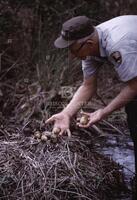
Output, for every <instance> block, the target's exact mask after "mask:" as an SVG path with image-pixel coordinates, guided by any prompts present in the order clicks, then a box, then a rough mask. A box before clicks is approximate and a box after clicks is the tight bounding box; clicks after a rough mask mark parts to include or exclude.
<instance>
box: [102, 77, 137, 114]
mask: <svg viewBox="0 0 137 200" xmlns="http://www.w3.org/2000/svg"><path fill="white" fill-rule="evenodd" d="M135 96H137V79H135V80H132V81H130V82H129V83H128V84H127V86H126V87H125V88H123V90H122V91H121V92H120V94H119V95H118V96H116V97H115V98H114V99H113V100H112V101H111V102H110V103H109V104H108V105H107V106H106V107H105V108H104V117H105V116H107V115H109V114H111V113H112V112H113V111H115V110H117V109H119V108H121V107H123V106H125V105H126V104H127V103H128V102H129V101H131V100H132V99H133V98H134V97H135Z"/></svg>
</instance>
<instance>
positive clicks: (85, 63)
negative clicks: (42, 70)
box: [82, 57, 100, 79]
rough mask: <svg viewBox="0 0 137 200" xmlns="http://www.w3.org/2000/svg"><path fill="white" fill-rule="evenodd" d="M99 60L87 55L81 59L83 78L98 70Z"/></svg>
mask: <svg viewBox="0 0 137 200" xmlns="http://www.w3.org/2000/svg"><path fill="white" fill-rule="evenodd" d="M99 66H100V62H98V61H96V60H94V59H93V58H92V57H87V58H86V60H82V71H83V76H84V78H85V79H87V78H89V77H90V76H92V75H93V74H94V73H96V71H97V70H98V67H99Z"/></svg>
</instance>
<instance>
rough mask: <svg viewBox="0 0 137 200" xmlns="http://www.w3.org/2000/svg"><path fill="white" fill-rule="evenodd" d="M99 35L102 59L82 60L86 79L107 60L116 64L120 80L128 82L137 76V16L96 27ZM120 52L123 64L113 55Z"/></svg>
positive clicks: (89, 58)
mask: <svg viewBox="0 0 137 200" xmlns="http://www.w3.org/2000/svg"><path fill="white" fill-rule="evenodd" d="M95 28H96V30H97V32H98V35H99V48H100V57H93V56H88V57H87V58H86V60H82V70H83V74H84V77H85V78H88V77H90V76H91V75H93V74H94V73H95V72H96V71H97V69H98V67H99V66H100V65H101V64H102V62H103V61H104V59H105V58H107V59H108V60H109V61H111V62H112V63H113V64H114V67H115V70H116V71H117V73H118V75H119V78H120V79H121V80H122V81H128V80H131V79H133V78H135V77H136V76H137V15H125V16H119V17H116V18H113V19H111V20H108V21H106V22H104V23H101V24H99V25H98V26H96V27H95ZM115 52H119V53H120V55H121V62H120V63H117V62H114V60H113V59H112V57H111V55H112V54H113V53H115Z"/></svg>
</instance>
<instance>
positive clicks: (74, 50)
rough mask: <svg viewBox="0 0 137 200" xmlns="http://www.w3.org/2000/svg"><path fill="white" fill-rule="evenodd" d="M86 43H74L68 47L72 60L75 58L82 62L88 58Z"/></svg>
mask: <svg viewBox="0 0 137 200" xmlns="http://www.w3.org/2000/svg"><path fill="white" fill-rule="evenodd" d="M86 43H87V41H83V42H75V43H74V44H72V45H71V46H70V47H69V50H70V53H71V56H72V58H74V57H77V58H80V59H82V60H84V59H86V57H87V56H88V52H87V47H86Z"/></svg>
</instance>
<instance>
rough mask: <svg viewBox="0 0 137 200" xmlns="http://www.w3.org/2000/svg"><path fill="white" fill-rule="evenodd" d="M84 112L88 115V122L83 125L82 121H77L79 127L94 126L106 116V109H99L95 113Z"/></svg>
mask: <svg viewBox="0 0 137 200" xmlns="http://www.w3.org/2000/svg"><path fill="white" fill-rule="evenodd" d="M82 114H84V115H87V116H88V119H89V120H88V123H87V124H86V125H82V124H81V123H79V122H78V123H77V125H78V126H79V127H83V128H87V127H89V126H92V125H93V124H95V123H97V122H99V121H100V120H102V119H103V118H104V109H99V110H97V111H95V112H93V113H87V112H82Z"/></svg>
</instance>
